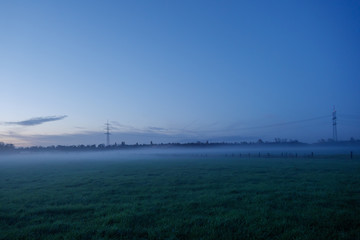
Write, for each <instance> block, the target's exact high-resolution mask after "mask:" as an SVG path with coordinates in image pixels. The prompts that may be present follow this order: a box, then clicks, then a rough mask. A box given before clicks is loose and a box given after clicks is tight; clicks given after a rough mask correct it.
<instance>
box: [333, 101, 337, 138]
mask: <svg viewBox="0 0 360 240" xmlns="http://www.w3.org/2000/svg"><path fill="white" fill-rule="evenodd" d="M332 122H333V140H334V141H335V142H337V128H336V110H335V106H334V111H333V113H332Z"/></svg>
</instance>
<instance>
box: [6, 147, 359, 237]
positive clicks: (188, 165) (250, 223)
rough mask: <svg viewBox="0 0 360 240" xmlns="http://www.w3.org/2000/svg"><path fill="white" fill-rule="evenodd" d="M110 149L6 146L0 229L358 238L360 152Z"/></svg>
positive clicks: (28, 233)
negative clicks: (14, 150)
mask: <svg viewBox="0 0 360 240" xmlns="http://www.w3.org/2000/svg"><path fill="white" fill-rule="evenodd" d="M104 154H105V155H104V157H102V153H96V155H94V156H96V160H94V159H90V157H89V155H85V154H84V155H78V156H81V157H76V156H73V155H70V154H69V155H66V154H63V155H61V156H58V157H56V156H51V155H49V156H46V155H43V158H46V159H48V160H47V161H44V159H42V160H39V161H35V159H32V160H30V159H28V160H27V159H26V157H24V156H23V158H24V159H21V157H11V156H10V157H7V156H0V239H4V240H5V239H6V240H9V239H324V240H325V239H326V240H328V239H360V158H359V157H358V156H355V157H354V158H353V159H350V158H349V156H345V155H331V156H320V157H316V156H315V157H314V158H307V157H299V158H290V157H289V158H285V157H284V158H281V157H273V158H259V157H251V158H249V157H247V156H244V155H243V156H241V157H240V156H239V155H235V156H232V155H228V156H225V155H211V154H209V155H195V154H192V155H181V154H169V155H165V154H164V155H153V156H152V157H149V156H147V155H136V156H132V157H129V158H126V157H125V156H118V157H116V155H114V156H112V157H109V156H106V153H104ZM44 156H46V157H44ZM36 157H37V155H34V156H33V158H36ZM29 158H30V157H29ZM79 158H80V159H81V160H79ZM87 159H89V160H87ZM59 160H61V161H59Z"/></svg>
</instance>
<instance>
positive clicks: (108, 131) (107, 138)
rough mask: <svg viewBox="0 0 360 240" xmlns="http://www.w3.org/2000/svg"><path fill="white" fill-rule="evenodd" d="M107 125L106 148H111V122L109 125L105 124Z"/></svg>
mask: <svg viewBox="0 0 360 240" xmlns="http://www.w3.org/2000/svg"><path fill="white" fill-rule="evenodd" d="M105 125H106V132H105V135H106V146H110V123H109V121H107V123H105Z"/></svg>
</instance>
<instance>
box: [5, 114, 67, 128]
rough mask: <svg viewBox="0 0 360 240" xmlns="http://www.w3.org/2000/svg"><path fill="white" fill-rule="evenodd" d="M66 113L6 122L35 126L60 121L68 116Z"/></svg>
mask: <svg viewBox="0 0 360 240" xmlns="http://www.w3.org/2000/svg"><path fill="white" fill-rule="evenodd" d="M66 117H67V116H66V115H63V116H48V117H36V118H30V119H27V120H24V121H18V122H6V124H11V125H20V126H35V125H40V124H43V123H46V122H53V121H58V120H62V119H64V118H66Z"/></svg>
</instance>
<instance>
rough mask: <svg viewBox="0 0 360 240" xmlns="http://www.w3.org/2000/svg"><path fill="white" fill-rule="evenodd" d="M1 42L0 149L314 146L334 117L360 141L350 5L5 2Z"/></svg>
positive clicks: (341, 130)
mask: <svg viewBox="0 0 360 240" xmlns="http://www.w3.org/2000/svg"><path fill="white" fill-rule="evenodd" d="M0 30H1V35H0V52H1V54H0V84H1V88H0V107H1V119H0V121H1V124H0V141H3V142H12V143H15V145H17V146H25V145H57V144H64V145H70V144H76V145H77V144H99V143H104V142H105V135H104V134H103V132H104V123H106V121H109V122H110V123H111V124H112V133H113V135H112V137H111V141H112V142H118V143H119V142H121V141H125V142H127V143H135V142H139V143H148V142H149V141H151V140H152V141H154V142H177V141H180V142H181V141H197V140H200V141H205V140H211V141H256V140H257V139H259V138H262V139H264V140H268V141H271V140H273V139H274V138H275V137H280V138H288V139H298V140H300V141H304V142H316V141H317V140H319V139H321V138H324V139H327V138H331V137H332V123H331V112H332V108H333V105H335V106H336V109H337V113H338V135H339V139H343V140H345V139H346V140H347V139H349V138H350V137H354V138H360V128H359V121H360V108H359V103H360V94H359V93H360V66H359V63H360V44H359V42H360V2H359V1H1V2H0ZM314 118H316V119H314ZM303 120H306V121H303ZM29 121H30V123H34V124H23V123H24V122H25V123H29Z"/></svg>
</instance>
